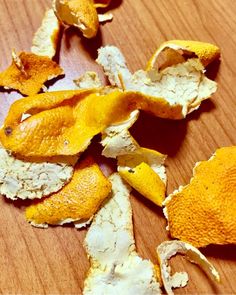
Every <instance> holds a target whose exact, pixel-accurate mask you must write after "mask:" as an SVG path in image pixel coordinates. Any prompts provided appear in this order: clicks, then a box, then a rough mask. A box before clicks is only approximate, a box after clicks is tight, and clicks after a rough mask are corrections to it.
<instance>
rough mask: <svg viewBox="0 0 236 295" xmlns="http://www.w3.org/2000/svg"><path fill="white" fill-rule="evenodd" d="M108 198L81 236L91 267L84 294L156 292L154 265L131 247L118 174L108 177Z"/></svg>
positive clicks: (129, 211)
mask: <svg viewBox="0 0 236 295" xmlns="http://www.w3.org/2000/svg"><path fill="white" fill-rule="evenodd" d="M110 180H111V182H112V195H111V198H110V199H109V200H108V201H107V202H106V203H105V204H104V206H103V207H102V208H101V209H100V211H99V212H98V213H97V215H96V216H95V218H94V220H93V222H92V225H91V227H90V229H89V230H88V233H87V235H86V238H85V248H86V251H87V253H88V256H89V258H90V261H91V268H90V270H89V272H88V276H87V278H86V280H85V283H84V291H83V294H84V295H98V294H104V295H113V294H114V295H115V294H123V295H130V294H131V290H132V294H139V295H151V294H153V295H154V294H160V293H161V292H160V288H159V283H158V282H157V279H156V275H155V268H154V265H153V264H152V263H151V262H150V261H148V260H143V259H142V258H140V257H139V256H138V255H137V253H136V251H135V242H134V237H133V225H132V209H131V204H130V201H129V193H130V189H129V187H128V186H127V185H125V184H124V183H123V182H122V180H121V178H120V177H119V175H118V174H113V175H112V176H111V177H110Z"/></svg>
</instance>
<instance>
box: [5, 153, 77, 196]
mask: <svg viewBox="0 0 236 295" xmlns="http://www.w3.org/2000/svg"><path fill="white" fill-rule="evenodd" d="M72 175H73V166H71V165H68V164H65V163H49V162H42V163H37V162H29V161H26V160H19V159H17V158H15V157H14V156H13V155H11V153H10V152H8V151H6V150H5V149H4V148H2V147H0V194H1V195H4V196H6V197H7V198H9V199H12V200H16V199H23V200H25V199H36V198H42V197H44V196H47V195H49V194H51V193H54V192H57V191H59V190H60V189H61V188H62V187H63V186H64V185H66V183H68V182H69V181H70V179H71V178H72Z"/></svg>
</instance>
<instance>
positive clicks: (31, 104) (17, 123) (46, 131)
mask: <svg viewBox="0 0 236 295" xmlns="http://www.w3.org/2000/svg"><path fill="white" fill-rule="evenodd" d="M135 109H143V110H146V111H149V112H151V113H153V114H155V115H157V116H160V117H164V118H165V117H167V118H172V119H174V118H177V117H178V116H180V113H181V111H180V110H181V108H180V107H179V106H178V105H175V106H173V107H170V105H169V104H168V103H167V102H166V101H165V100H164V99H162V98H160V99H158V98H156V99H154V98H152V97H147V96H144V95H142V94H139V93H136V92H128V91H127V92H122V91H120V90H114V92H111V93H109V94H106V95H103V94H102V89H90V90H89V89H88V90H77V91H73V90H70V91H56V92H48V93H43V94H39V95H35V96H32V97H27V98H23V99H20V100H18V101H16V102H15V103H13V104H12V105H11V107H10V110H9V112H8V115H7V117H6V119H5V122H4V125H3V127H2V128H1V129H0V141H1V143H2V145H3V146H4V147H5V148H6V149H9V150H11V151H13V152H14V153H17V154H19V155H20V156H24V157H35V156H36V157H51V156H57V155H75V154H78V153H80V152H82V151H84V150H85V149H86V148H87V146H88V145H89V143H90V140H91V139H92V138H93V137H94V136H95V135H97V134H99V133H100V132H102V131H103V130H104V129H105V128H106V127H108V126H110V125H111V124H114V123H116V122H122V121H124V120H125V119H127V118H128V117H129V114H130V113H131V112H132V111H133V110H135ZM24 113H27V114H31V115H32V116H31V117H29V118H27V119H26V120H24V121H23V122H21V117H22V115H23V114H24ZM7 130H10V132H7Z"/></svg>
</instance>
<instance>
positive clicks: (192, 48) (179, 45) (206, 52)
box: [146, 40, 220, 71]
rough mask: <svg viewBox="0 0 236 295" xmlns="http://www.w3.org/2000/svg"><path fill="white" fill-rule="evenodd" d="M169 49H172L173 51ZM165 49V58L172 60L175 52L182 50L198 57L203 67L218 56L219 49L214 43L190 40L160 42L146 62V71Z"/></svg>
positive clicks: (183, 52)
mask: <svg viewBox="0 0 236 295" xmlns="http://www.w3.org/2000/svg"><path fill="white" fill-rule="evenodd" d="M169 49H172V50H174V51H175V53H174V52H173V51H172V50H169ZM165 51H166V55H167V58H170V59H172V60H173V58H176V55H175V54H177V56H178V51H182V54H186V55H189V56H191V54H192V55H193V54H194V55H196V56H197V57H198V58H199V59H200V61H201V63H202V64H203V65H204V66H205V67H206V66H207V65H209V64H210V63H211V62H213V61H214V60H216V59H218V58H219V57H220V49H219V47H217V46H216V45H214V44H211V43H206V42H200V41H192V40H170V41H167V42H164V43H162V44H161V46H160V47H159V48H158V49H157V50H156V52H155V53H154V54H153V56H152V57H151V59H150V60H149V61H148V63H147V67H146V70H147V71H150V70H151V69H152V68H153V67H154V65H155V63H156V61H157V59H158V58H159V56H160V54H161V53H162V52H164V53H165ZM174 55H175V57H174ZM179 58H180V57H179Z"/></svg>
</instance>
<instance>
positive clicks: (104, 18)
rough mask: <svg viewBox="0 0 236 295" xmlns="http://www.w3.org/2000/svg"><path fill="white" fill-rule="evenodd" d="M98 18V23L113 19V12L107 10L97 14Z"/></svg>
mask: <svg viewBox="0 0 236 295" xmlns="http://www.w3.org/2000/svg"><path fill="white" fill-rule="evenodd" d="M98 20H99V22H100V23H104V22H108V21H111V20H113V14H112V13H111V12H107V13H104V14H98Z"/></svg>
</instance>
